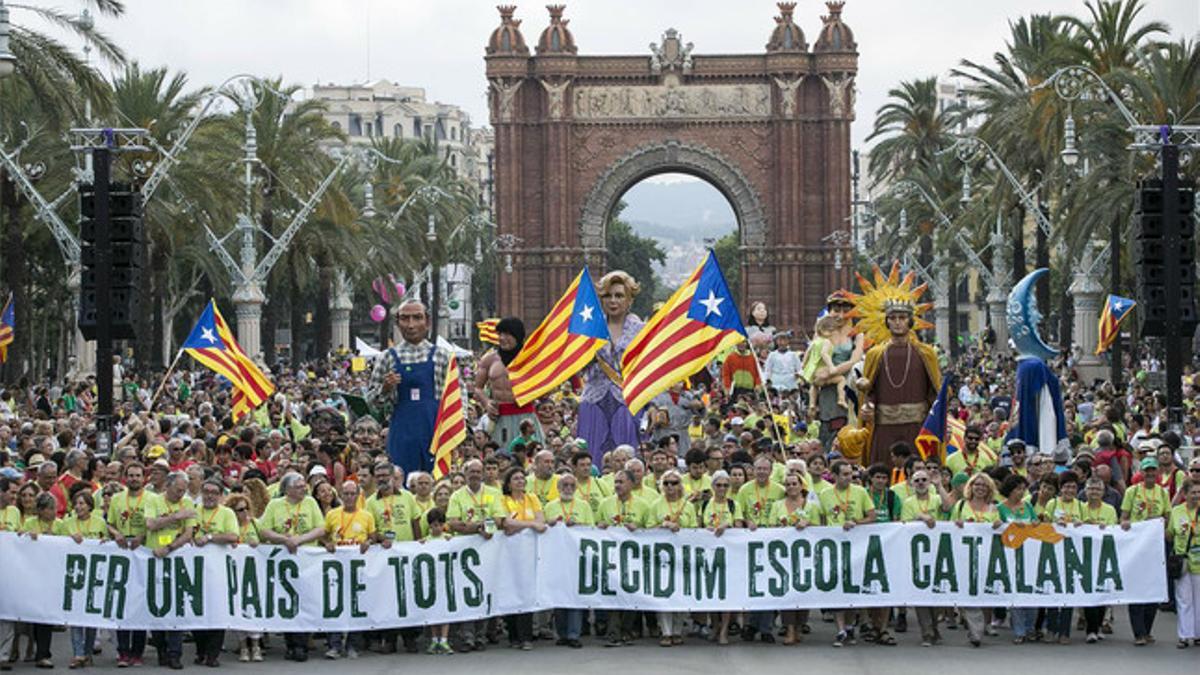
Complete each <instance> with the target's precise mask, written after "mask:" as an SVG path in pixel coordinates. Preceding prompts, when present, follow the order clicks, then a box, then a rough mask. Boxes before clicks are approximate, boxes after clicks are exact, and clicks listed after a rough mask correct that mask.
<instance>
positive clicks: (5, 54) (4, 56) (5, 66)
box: [0, 0, 17, 80]
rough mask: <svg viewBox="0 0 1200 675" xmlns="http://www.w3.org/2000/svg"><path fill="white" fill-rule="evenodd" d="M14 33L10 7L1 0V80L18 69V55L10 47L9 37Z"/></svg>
mask: <svg viewBox="0 0 1200 675" xmlns="http://www.w3.org/2000/svg"><path fill="white" fill-rule="evenodd" d="M10 35H12V24H11V23H9V21H8V7H6V6H5V5H4V0H0V80H2V79H4V78H6V77H8V76H9V75H12V74H13V71H15V70H16V69H17V57H16V56H15V55H13V53H12V50H10V49H9V46H8V39H9V36H10Z"/></svg>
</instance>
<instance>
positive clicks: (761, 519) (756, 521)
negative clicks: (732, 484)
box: [737, 455, 783, 530]
mask: <svg viewBox="0 0 1200 675" xmlns="http://www.w3.org/2000/svg"><path fill="white" fill-rule="evenodd" d="M773 469H774V467H773V464H772V462H771V458H770V457H768V456H767V455H759V456H758V457H755V458H754V477H753V480H751V481H749V482H747V483H746V484H745V485H743V486H742V489H740V490H738V494H737V499H738V501H739V502H741V505H742V517H743V518H744V519H745V520H746V525H747V527H749V528H750V529H751V530H753V529H755V528H758V527H769V526H770V524H771V505H772V504H774V503H775V502H776V501H777V500H779V499H783V486H782V485H780V484H779V483H776V482H775V481H772V480H771V472H772V470H773Z"/></svg>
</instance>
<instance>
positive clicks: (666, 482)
mask: <svg viewBox="0 0 1200 675" xmlns="http://www.w3.org/2000/svg"><path fill="white" fill-rule="evenodd" d="M663 485H679V481H677V480H664V481H663Z"/></svg>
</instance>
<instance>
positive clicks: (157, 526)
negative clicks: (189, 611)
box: [145, 471, 196, 670]
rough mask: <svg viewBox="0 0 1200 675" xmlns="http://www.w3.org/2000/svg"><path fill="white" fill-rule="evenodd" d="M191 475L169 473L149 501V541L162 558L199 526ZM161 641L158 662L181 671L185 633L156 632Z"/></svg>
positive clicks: (147, 522) (181, 544)
mask: <svg viewBox="0 0 1200 675" xmlns="http://www.w3.org/2000/svg"><path fill="white" fill-rule="evenodd" d="M187 484H188V477H187V474H186V473H184V472H182V471H174V472H171V473H169V474H167V477H166V479H165V482H164V483H163V490H162V493H160V494H157V495H155V496H154V499H149V500H147V504H146V508H145V514H146V531H147V535H146V543H147V544H148V545H149V546H150V547H151V548H152V549H153V550H154V556H155V557H157V558H162V557H165V556H167V555H168V554H170V553H171V552H173V551H175V550H178V549H179V548H180V547H182V546H185V545H187V543H188V542H190V541H191V540H192V531H193V529H194V528H195V526H196V507H195V505H194V504H193V503H192V500H191V499H190V498H188V496H187V495H186V494H185V491H186V490H187ZM154 637H155V639H156V641H157V644H158V649H159V655H160V657H161V658H160V659H159V662H160V663H162V664H165V665H166V666H167V667H169V668H171V669H173V670H178V669H179V668H180V667H182V664H181V663H180V660H181V659H182V657H183V633H182V632H180V631H154Z"/></svg>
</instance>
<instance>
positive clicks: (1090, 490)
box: [1075, 476, 1178, 643]
mask: <svg viewBox="0 0 1200 675" xmlns="http://www.w3.org/2000/svg"><path fill="white" fill-rule="evenodd" d="M1105 489H1106V486H1105V484H1104V481H1103V480H1101V479H1099V478H1096V477H1094V476H1093V477H1092V478H1089V479H1088V481H1087V483H1086V484H1085V485H1084V495H1085V496H1086V498H1087V501H1086V502H1084V503H1083V504H1082V505H1081V508H1080V519H1079V522H1077V523H1075V525H1076V526H1079V525H1098V526H1099V527H1100V529H1102V530H1103V529H1104V528H1106V527H1108V526H1110V525H1116V524H1117V510H1116V509H1114V508H1113V507H1112V505H1111V504H1106V503H1104V492H1105ZM1177 590H1178V589H1177ZM1106 612H1107V608H1106V607H1084V608H1083V620H1084V624H1085V626H1084V628H1085V630H1086V632H1087V642H1089V643H1095V642H1098V641H1099V640H1100V630H1101V628H1102V627H1103V625H1104V615H1105V613H1106Z"/></svg>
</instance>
